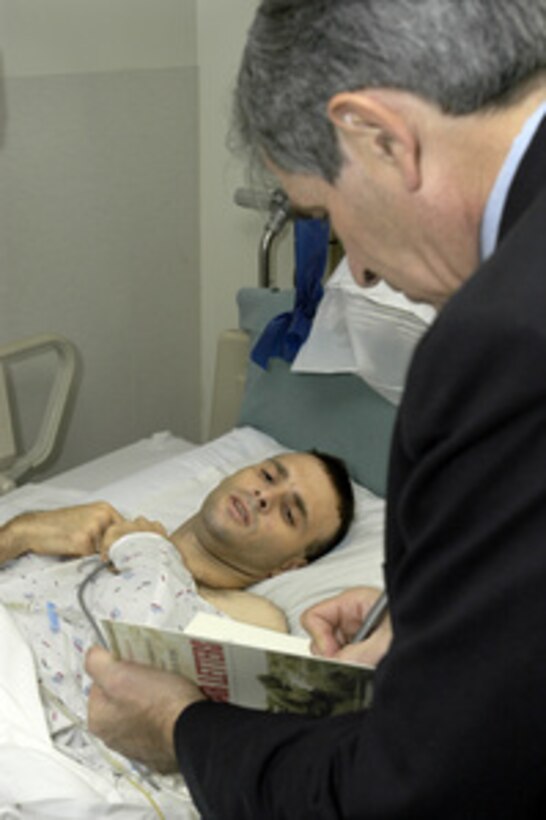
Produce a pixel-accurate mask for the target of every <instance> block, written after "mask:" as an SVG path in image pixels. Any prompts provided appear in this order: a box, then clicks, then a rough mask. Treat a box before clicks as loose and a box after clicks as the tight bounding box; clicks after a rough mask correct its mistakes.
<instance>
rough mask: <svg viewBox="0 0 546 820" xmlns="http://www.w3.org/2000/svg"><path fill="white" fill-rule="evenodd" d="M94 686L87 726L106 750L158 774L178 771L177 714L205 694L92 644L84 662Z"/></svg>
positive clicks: (174, 677) (179, 679)
mask: <svg viewBox="0 0 546 820" xmlns="http://www.w3.org/2000/svg"><path fill="white" fill-rule="evenodd" d="M85 668H86V671H87V673H88V674H89V675H90V676H91V678H92V679H93V681H94V684H93V686H92V688H91V692H90V694H89V703H88V726H89V729H90V730H91V731H92V732H93V734H95V735H97V736H98V737H100V738H101V739H102V740H104V742H105V743H106V745H107V746H110V747H111V748H112V749H115V750H116V751H118V752H121V754H124V755H126V757H129V758H131V759H133V760H138V761H141V762H142V763H145V764H146V765H147V766H149V768H150V769H153V770H155V771H158V772H163V773H167V772H174V771H177V770H178V764H177V761H176V755H175V750H174V739H173V731H174V724H175V723H176V719H177V718H178V716H179V714H180V712H182V711H183V710H184V709H185V708H186V707H187V706H189V705H190V704H192V703H196V702H197V701H199V700H204V699H205V696H204V695H203V693H202V692H201V690H200V689H198V688H197V686H195V685H194V684H193V683H190V681H187V680H186V679H185V678H183V677H181V676H180V675H175V674H173V673H172V672H162V671H160V670H158V669H154V668H153V667H151V666H143V665H142V664H137V663H128V662H126V661H116V660H115V659H114V658H113V656H112V655H111V654H110V652H107V651H106V649H102V648H101V647H98V646H94V647H93V648H92V649H90V650H89V652H88V653H87V656H86V659H85Z"/></svg>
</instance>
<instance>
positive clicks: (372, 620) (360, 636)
mask: <svg viewBox="0 0 546 820" xmlns="http://www.w3.org/2000/svg"><path fill="white" fill-rule="evenodd" d="M387 607H388V601H387V593H386V592H382V593H381V595H380V596H379V598H378V599H377V601H376V602H375V603H374V605H373V606H372V608H371V609H370V611H369V612H368V614H367V615H366V617H365V618H364V621H363V623H362V626H361V627H360V629H359V630H358V631H357V633H356V634H355V636H354V638H353V639H352V641H351V643H358V642H359V641H365V640H366V638H369V637H370V635H371V634H372V632H373V631H374V629H375V628H376V627H378V626H379V624H380V623H381V621H382V620H383V617H384V615H385V613H386V611H387Z"/></svg>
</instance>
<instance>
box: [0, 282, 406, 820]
mask: <svg viewBox="0 0 546 820" xmlns="http://www.w3.org/2000/svg"><path fill="white" fill-rule="evenodd" d="M293 301H294V293H293V291H290V290H287V291H276V290H272V289H269V288H246V289H243V290H241V291H240V292H239V294H238V305H239V328H238V329H236V330H233V331H230V332H228V333H227V334H224V336H223V337H222V339H221V341H220V349H219V355H218V370H219V372H218V374H217V379H216V390H215V410H214V411H213V428H216V433H218V435H216V436H215V437H214V438H213V439H212V440H211V441H209V442H208V443H206V444H204V445H202V446H199V447H195V446H194V445H191V444H190V443H189V442H187V441H185V440H183V439H181V438H178V437H175V436H173V435H171V434H170V433H169V432H158V433H156V434H155V435H153V436H151V437H150V438H147V439H144V440H141V441H139V442H136V443H135V444H133V445H130V446H128V447H124V448H122V449H121V450H119V451H117V452H114V453H111V454H109V455H107V456H103V457H101V458H99V459H96V460H95V461H93V462H90V463H89V464H86V465H83V466H81V467H77V468H75V469H73V470H70V471H68V472H66V473H64V474H61V475H58V476H55V477H54V478H51V479H49V480H47V481H44V482H42V483H39V484H35V483H30V484H26V485H24V486H22V487H20V488H17V489H15V490H13V491H12V492H10V493H8V494H7V495H5V496H3V497H2V498H1V499H0V523H1V522H2V521H5V520H7V519H8V518H10V517H11V516H13V515H15V514H17V513H19V512H23V511H25V510H28V509H48V508H55V507H58V506H65V505H68V504H74V503H81V502H84V501H90V500H94V499H105V500H107V501H110V502H111V503H112V504H114V505H115V506H116V507H117V508H118V509H120V511H121V512H123V513H124V514H126V515H128V516H133V515H137V514H138V515H145V516H148V517H150V518H153V519H158V520H160V521H162V522H163V523H164V525H165V526H166V527H167V529H170V528H175V527H176V526H177V525H178V524H179V523H180V522H181V521H182V520H184V519H185V518H186V517H189V516H190V515H191V514H192V513H193V512H194V511H195V510H196V509H197V508H198V506H199V504H200V502H201V500H202V498H203V497H204V496H205V495H206V494H207V493H208V492H209V490H210V489H211V488H212V487H213V486H214V485H215V484H216V483H217V482H218V481H219V480H220V479H221V478H222V477H223V476H224V475H227V474H229V473H231V472H233V471H234V470H236V469H238V468H240V467H242V466H244V465H246V464H249V463H252V462H255V461H258V460H260V459H262V458H265V457H268V456H270V455H273V454H274V453H278V452H281V451H283V450H286V449H308V448H311V447H316V448H317V449H321V450H324V451H328V452H332V453H334V454H337V455H339V456H341V457H342V458H344V459H345V460H346V462H347V464H348V466H349V469H350V471H351V474H352V477H353V479H354V481H355V492H356V501H357V512H356V521H355V524H354V526H353V527H352V529H351V531H350V533H349V534H348V536H347V537H346V538H345V540H344V541H343V542H342V543H341V544H340V545H339V546H338V547H337V548H336V549H335V550H334V551H333V552H332V553H330V554H329V555H327V556H325V557H323V558H321V559H319V560H318V561H316V562H315V563H313V564H312V565H310V566H308V567H305V568H303V569H298V570H295V571H293V572H289V573H286V574H283V575H279V576H276V577H274V578H271V579H267V580H266V581H263V582H261V583H259V584H257V585H255V587H254V588H253V589H254V591H255V592H257V593H260V594H262V595H265V596H267V597H269V598H270V599H271V600H272V601H274V602H275V603H276V604H278V605H279V606H280V607H281V608H282V609H283V610H284V611H285V613H286V615H287V618H288V622H289V625H290V628H291V630H292V631H294V632H296V633H298V632H299V633H300V634H301V631H302V628H301V625H300V622H299V618H300V615H301V612H302V611H303V610H304V609H305V608H306V607H308V606H310V605H312V604H313V603H315V602H316V601H318V600H320V599H322V598H324V597H326V596H329V595H333V594H336V593H337V592H339V591H340V590H342V589H344V588H346V587H347V586H351V585H353V584H355V583H368V584H374V585H378V586H381V585H382V571H381V564H382V538H383V513H384V501H383V496H384V494H385V482H386V465H387V452H388V447H389V441H390V436H391V430H392V425H393V420H394V415H395V407H394V405H393V404H392V403H391V402H390V401H388V400H387V399H386V398H385V397H384V396H382V395H380V394H379V393H378V392H377V391H376V390H374V389H372V387H370V386H369V385H368V384H367V383H366V382H365V381H364V380H363V379H362V378H360V377H359V376H358V375H356V374H355V373H349V372H345V373H318V372H314V373H301V372H294V371H293V370H291V368H290V366H289V365H288V364H287V362H285V361H282V360H277V359H273V360H271V361H270V363H269V366H268V368H267V370H264V369H262V368H260V367H258V366H257V365H256V364H254V363H253V362H250V361H249V359H248V351H249V349H251V348H252V345H253V344H254V342H255V340H256V339H257V338H258V336H259V335H260V333H261V332H262V330H263V329H264V327H265V326H266V325H267V324H268V322H269V321H270V320H271V318H272V317H274V316H276V315H277V314H279V313H281V312H283V311H286V310H290V307H291V305H292V304H293ZM227 394H229V396H230V398H229V401H227V402H223V403H222V401H221V400H222V397H223V396H225V395H227ZM219 405H222V411H220V410H219V409H218V407H219ZM239 405H240V406H239ZM226 408H227V410H226ZM226 427H228V428H229V429H227V430H226V432H222V433H221V434H220V431H221V429H222V428H224V429H225V428H226ZM213 431H214V430H213ZM0 614H1V615H2V619H3V626H2V628H1V629H0V635H1V636H2V638H1V643H2V644H3V646H0V658H2V659H3V660H2V661H1V664H2V667H3V668H2V669H1V670H0V672H1V674H0V818H10V820H12V819H14V818H30V817H33V818H34V817H35V818H41V819H42V820H43V819H44V818H61V817H78V818H80V820H81V818H87V817H89V818H91V817H93V818H96V817H115V818H127V820H132V818H152V817H162V816H165V817H169V816H174V812H175V811H176V816H177V817H182V818H189V819H190V820H191V819H192V818H195V817H197V814H196V812H195V809H194V808H193V805H192V802H191V799H190V797H189V794H188V793H187V792H186V791H185V788H184V786H183V784H181V783H179V784H178V785H177V789H178V791H177V794H178V798H177V799H176V800H175V801H174V803H173V802H172V795H171V791H172V789H171V791H169V794H168V795H167V797H166V798H165V800H163V795H162V794H161V790H160V791H159V792H157V791H154V790H153V789H150V790H148V791H147V789H146V784H143V785H142V784H141V785H140V786H139V787H138V788H135V789H134V793H133V794H132V796H130V797H128V791H127V788H125V789H124V790H123V791H122V792H121V791H120V795H118V796H116V794H115V793H114V792H115V790H112V788H111V784H109V785H108V788H106V787H105V786H104V784H101V782H100V779H99V780H97V778H96V777H93V776H91V774H89V776H88V775H87V773H86V772H85V771H74V767H73V766H71V767H70V771H68V772H64V773H63V772H60V773H59V772H58V771H55V772H53V769H55V767H53V769H52V770H51V771H50V770H49V769H48V767H47V766H44V767H43V772H44V774H43V776H40V771H42V769H41V768H40V767H41V764H42V762H43V761H42V760H41V758H42V756H43V755H44V754H45V756H46V757H47V754H46V753H47V752H48V748H47V746H48V739H47V738H43V737H41V738H39V739H36V738H35V737H31V736H30V735H28V736H27V734H26V732H27V728H28V724H29V717H28V716H29V714H32V713H31V705H30V704H32V708H34V709H39V699H38V698H37V697H36V691H35V683H34V681H33V679H32V671H31V670H29V666H28V658H26V656H25V655H24V651H23V649H22V647H21V646H19V645H18V640H17V634H16V633H15V632H14V630H13V629H11V630H10V629H9V624H7V621H9V617H8V616H6V613H0ZM19 658H21V666H20V668H19V667H18V659H19ZM25 658H26V660H25ZM10 687H11V688H10ZM19 714H24V715H25V716H26V717H25V718H24V719H22V724H21V725H18V724H17V720H16V719H15V718H14V715H15V716H16V715H19ZM36 719H38V718H36ZM21 747H22V748H24V749H25V752H24V754H23V755H22V756H21V755H17V754H16V753H14V750H15V752H16V751H17V749H19V750H20V749H21ZM56 763H57V764H58V760H56ZM29 769H32V777H30V778H29V777H28V771H29ZM64 776H66V778H67V780H68V781H69V782H70V788H67V790H66V791H63V786H62V785H58V784H56V781H55V778H56V777H58V778H59V780H60V781H62V778H63V777H64ZM79 783H81V786H82V790H81V795H80V794H79V793H78V784H79ZM106 794H108V797H105V795H106ZM177 801H178V802H177ZM175 804H176V809H173V805H175Z"/></svg>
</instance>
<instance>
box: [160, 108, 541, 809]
mask: <svg viewBox="0 0 546 820" xmlns="http://www.w3.org/2000/svg"><path fill="white" fill-rule="evenodd" d="M545 159H546V121H545V122H543V124H542V127H541V129H540V131H539V133H538V134H537V136H536V138H535V140H534V142H533V145H532V146H531V148H530V150H529V152H528V154H527V155H526V158H525V160H524V162H523V164H522V165H521V166H520V169H519V171H518V175H517V178H516V180H515V183H514V184H513V186H512V189H511V191H510V196H509V201H508V203H507V207H506V211H505V214H504V217H503V223H502V234H503V235H502V238H501V240H500V243H499V245H498V248H497V250H496V252H495V254H494V256H493V257H492V258H491V259H490V260H489V261H488V262H487V263H485V264H484V265H483V266H482V267H481V268H480V269H479V270H478V271H477V272H476V273H475V274H474V275H473V276H472V277H471V278H470V279H469V280H468V282H467V283H466V284H465V286H464V287H463V288H461V289H460V290H459V291H458V292H457V294H455V296H453V297H452V299H451V300H450V301H449V303H448V304H447V306H446V307H445V308H444V309H443V310H442V312H441V314H440V316H439V318H438V320H437V321H436V322H435V324H434V325H433V327H432V328H431V330H430V331H429V333H428V334H427V336H426V337H425V338H424V340H423V341H422V343H421V345H420V347H419V349H418V351H417V354H416V355H415V357H414V361H413V363H412V367H411V370H410V374H409V378H408V383H407V388H406V392H405V396H404V399H403V402H402V405H401V407H400V410H399V414H398V420H397V426H396V430H395V433H394V438H393V446H392V454H391V465H390V473H389V475H390V478H389V490H388V505H387V509H388V513H387V536H386V581H387V586H388V592H389V598H390V604H391V614H392V619H393V625H394V635H395V638H394V641H393V644H392V648H391V651H390V652H389V653H388V655H387V657H386V658H385V659H384V661H383V662H382V663H381V664H380V666H379V669H378V671H377V678H376V689H375V699H374V704H373V706H372V708H371V709H370V710H369V711H368V712H364V713H356V714H351V715H347V716H341V717H336V718H331V719H307V718H295V717H292V716H285V715H269V714H263V713H254V712H251V711H247V710H242V709H237V708H235V707H230V706H223V705H217V704H211V703H200V704H196V705H194V706H192V707H190V708H189V709H188V710H186V712H184V713H183V714H182V716H181V717H180V718H179V721H178V724H177V727H176V733H175V741H176V746H177V750H178V755H179V760H180V765H181V769H182V772H183V773H184V775H185V776H186V778H187V781H188V783H189V785H190V788H191V789H192V793H193V795H194V798H195V799H196V801H197V804H198V806H199V807H200V809H201V811H202V812H203V815H204V816H205V817H206V818H213V817H214V818H219V820H228V818H234V819H235V818H236V819H237V820H241V818H251V819H252V820H264V819H265V818H270V817H271V818H286V820H299V819H300V818H308V820H321V818H328V819H330V818H354V819H355V820H360V819H361V818H363V819H365V820H371V819H372V818H373V819H374V820H375V819H376V818H377V820H379V818H382V819H383V818H389V820H391V819H392V818H399V819H400V820H411V819H412V818H415V820H429V819H430V820H467V818H472V819H474V818H475V819H476V820H477V818H480V820H496V818H511V820H520V819H521V820H529V818H534V817H537V818H539V817H540V818H542V817H545V816H546V794H545V786H544V784H545V778H546V163H545ZM355 435H358V431H357V430H355Z"/></svg>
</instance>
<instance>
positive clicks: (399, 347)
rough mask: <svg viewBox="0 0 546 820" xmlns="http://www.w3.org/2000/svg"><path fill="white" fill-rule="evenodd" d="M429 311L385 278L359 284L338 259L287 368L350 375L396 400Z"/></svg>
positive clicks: (431, 313) (431, 312)
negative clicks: (304, 337) (367, 284)
mask: <svg viewBox="0 0 546 820" xmlns="http://www.w3.org/2000/svg"><path fill="white" fill-rule="evenodd" d="M435 315H436V311H435V310H434V308H432V307H431V306H430V305H425V304H422V303H414V302H411V301H410V300H409V299H408V298H407V297H406V296H404V295H403V294H402V293H397V292H396V291H394V290H393V289H392V288H390V287H389V285H387V284H386V283H385V282H382V281H381V282H379V283H378V284H377V285H375V286H374V287H373V288H362V287H360V286H359V285H357V284H356V282H355V281H354V279H353V277H352V276H351V273H350V271H349V266H348V264H347V259H346V257H344V258H343V259H342V261H341V262H340V264H339V265H338V267H337V268H336V270H335V271H334V273H333V274H332V276H331V277H330V279H329V280H328V282H327V283H326V285H325V288H324V296H323V297H322V300H321V302H320V304H319V307H318V310H317V313H316V316H315V318H314V320H313V326H312V328H311V333H310V334H309V337H308V338H307V341H306V342H305V343H304V344H303V345H302V347H301V348H300V350H299V352H298V355H297V356H296V359H295V360H294V363H293V365H292V370H294V371H298V372H302V373H355V374H356V375H358V376H360V377H361V378H362V379H364V381H366V382H367V383H368V384H369V385H370V386H371V387H373V388H374V389H375V390H377V392H378V393H380V394H381V395H382V396H384V397H385V398H386V399H388V400H389V401H390V402H392V403H393V404H398V402H399V401H400V398H401V395H402V391H403V388H404V382H405V378H406V372H407V369H408V365H409V363H410V360H411V357H412V355H413V351H414V348H415V346H416V344H417V342H418V341H419V339H420V338H421V336H422V335H423V333H424V332H425V330H426V329H427V327H428V325H429V324H430V323H431V322H432V321H433V319H434V317H435Z"/></svg>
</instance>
